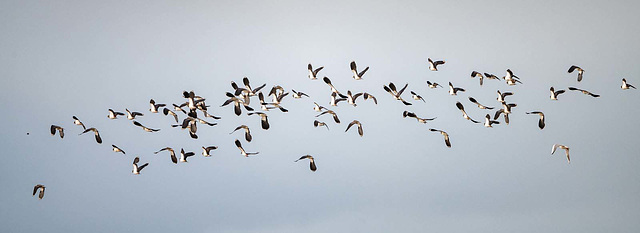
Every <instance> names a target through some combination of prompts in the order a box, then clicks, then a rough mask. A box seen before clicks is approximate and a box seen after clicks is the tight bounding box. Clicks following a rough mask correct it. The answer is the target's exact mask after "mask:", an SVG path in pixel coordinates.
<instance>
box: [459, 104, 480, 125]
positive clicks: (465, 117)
mask: <svg viewBox="0 0 640 233" xmlns="http://www.w3.org/2000/svg"><path fill="white" fill-rule="evenodd" d="M456 107H458V109H459V110H460V111H461V112H462V117H463V118H464V119H467V120H470V121H471V122H473V123H476V124H478V123H480V122H479V121H476V120H474V119H471V117H469V115H467V112H465V111H464V106H463V105H462V103H460V101H458V102H456Z"/></svg>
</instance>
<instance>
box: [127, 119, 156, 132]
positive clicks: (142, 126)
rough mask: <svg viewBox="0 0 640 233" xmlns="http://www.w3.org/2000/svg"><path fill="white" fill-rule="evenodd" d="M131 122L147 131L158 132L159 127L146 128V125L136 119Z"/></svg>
mask: <svg viewBox="0 0 640 233" xmlns="http://www.w3.org/2000/svg"><path fill="white" fill-rule="evenodd" d="M133 124H134V125H135V126H138V127H140V128H142V129H143V130H144V131H147V132H158V131H160V129H152V128H148V127H146V126H144V125H142V124H140V122H137V121H133Z"/></svg>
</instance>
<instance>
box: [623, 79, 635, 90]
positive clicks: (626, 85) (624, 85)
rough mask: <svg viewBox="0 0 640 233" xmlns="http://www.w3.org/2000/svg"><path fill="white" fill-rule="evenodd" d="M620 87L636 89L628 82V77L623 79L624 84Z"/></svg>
mask: <svg viewBox="0 0 640 233" xmlns="http://www.w3.org/2000/svg"><path fill="white" fill-rule="evenodd" d="M620 88H622V90H627V89H629V88H633V89H636V87H634V86H633V85H631V84H628V83H627V80H626V79H622V86H620Z"/></svg>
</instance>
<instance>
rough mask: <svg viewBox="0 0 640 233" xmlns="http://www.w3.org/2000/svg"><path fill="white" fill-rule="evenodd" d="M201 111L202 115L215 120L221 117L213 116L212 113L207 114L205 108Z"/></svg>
mask: <svg viewBox="0 0 640 233" xmlns="http://www.w3.org/2000/svg"><path fill="white" fill-rule="evenodd" d="M202 112H203V113H204V117H211V118H213V119H216V120H220V119H222V117H219V116H214V115H211V114H209V113H208V112H207V111H206V110H202Z"/></svg>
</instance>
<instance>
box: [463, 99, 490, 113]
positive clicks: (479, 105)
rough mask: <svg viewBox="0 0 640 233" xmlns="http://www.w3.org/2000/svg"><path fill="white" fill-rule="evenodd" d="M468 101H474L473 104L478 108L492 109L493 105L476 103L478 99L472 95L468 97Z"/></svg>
mask: <svg viewBox="0 0 640 233" xmlns="http://www.w3.org/2000/svg"><path fill="white" fill-rule="evenodd" d="M469 101H471V103H474V104H476V105H478V108H480V109H489V110H491V109H493V107H487V106H484V105H482V104H480V103H478V101H477V100H476V99H474V98H473V97H469Z"/></svg>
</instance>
